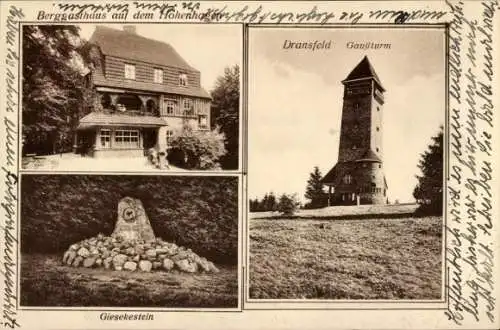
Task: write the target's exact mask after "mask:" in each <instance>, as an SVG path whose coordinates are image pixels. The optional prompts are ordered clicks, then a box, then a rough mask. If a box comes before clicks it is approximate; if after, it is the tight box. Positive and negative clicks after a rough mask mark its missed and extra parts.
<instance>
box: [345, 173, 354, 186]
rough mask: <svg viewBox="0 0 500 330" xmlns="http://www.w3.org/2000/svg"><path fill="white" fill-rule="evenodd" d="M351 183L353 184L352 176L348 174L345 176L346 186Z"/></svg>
mask: <svg viewBox="0 0 500 330" xmlns="http://www.w3.org/2000/svg"><path fill="white" fill-rule="evenodd" d="M351 182H352V176H351V175H350V174H346V175H345V176H344V183H345V184H351Z"/></svg>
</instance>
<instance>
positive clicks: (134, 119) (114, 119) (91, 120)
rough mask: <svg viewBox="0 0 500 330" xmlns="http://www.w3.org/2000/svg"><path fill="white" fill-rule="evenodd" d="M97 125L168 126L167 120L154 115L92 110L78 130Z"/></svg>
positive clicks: (82, 120) (81, 122)
mask: <svg viewBox="0 0 500 330" xmlns="http://www.w3.org/2000/svg"><path fill="white" fill-rule="evenodd" d="M95 126H131V127H160V126H167V122H166V121H164V120H163V119H161V118H159V117H153V116H131V115H125V114H120V113H105V112H91V113H89V114H88V115H86V116H85V117H83V118H82V119H80V123H79V125H78V127H77V130H82V129H86V128H91V127H95Z"/></svg>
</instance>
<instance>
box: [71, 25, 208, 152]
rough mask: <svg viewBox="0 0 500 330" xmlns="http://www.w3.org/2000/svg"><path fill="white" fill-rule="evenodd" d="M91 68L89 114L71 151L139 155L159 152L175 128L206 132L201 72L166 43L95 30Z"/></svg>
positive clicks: (129, 31)
mask: <svg viewBox="0 0 500 330" xmlns="http://www.w3.org/2000/svg"><path fill="white" fill-rule="evenodd" d="M89 42H90V44H91V46H90V47H91V50H90V54H91V57H92V58H93V62H94V64H93V65H92V67H91V70H90V73H89V79H88V80H89V83H90V84H91V86H92V88H93V89H94V92H95V95H96V97H95V102H94V104H93V108H92V109H91V112H90V113H88V114H87V115H85V116H84V117H82V118H80V119H79V122H78V126H77V130H76V136H75V140H74V149H75V150H76V152H78V153H82V154H85V155H91V156H94V157H106V156H118V157H120V156H124V157H131V156H134V157H139V156H143V155H145V154H146V153H147V151H148V150H149V149H151V148H159V149H163V148H164V147H166V146H167V145H168V143H169V139H170V138H171V137H172V136H173V134H174V132H175V131H176V130H179V129H181V128H182V127H183V126H184V125H189V126H190V127H191V128H192V129H194V130H209V129H210V101H211V99H210V95H209V94H208V93H207V91H205V90H204V89H203V87H202V86H201V84H200V72H199V71H198V70H196V69H195V68H193V67H192V66H190V65H189V64H188V62H186V61H185V60H184V59H183V58H182V56H181V55H180V54H179V53H177V51H176V50H175V49H174V48H173V47H172V46H171V45H169V44H168V43H164V42H161V41H158V40H153V39H149V38H146V37H143V36H140V35H139V34H137V32H136V29H135V26H124V28H123V30H119V29H114V28H109V27H104V26H97V27H96V29H95V31H94V33H93V35H92V36H91V38H90V40H89Z"/></svg>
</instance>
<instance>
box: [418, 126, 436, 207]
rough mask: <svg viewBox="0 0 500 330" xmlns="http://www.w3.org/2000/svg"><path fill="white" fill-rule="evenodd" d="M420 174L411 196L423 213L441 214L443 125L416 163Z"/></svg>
mask: <svg viewBox="0 0 500 330" xmlns="http://www.w3.org/2000/svg"><path fill="white" fill-rule="evenodd" d="M418 168H419V169H420V171H421V175H417V180H418V183H417V186H416V187H415V189H414V190H413V197H415V199H416V200H417V202H418V203H419V204H420V210H421V211H422V212H425V213H433V214H441V213H442V210H443V127H442V126H441V127H440V128H439V132H438V134H437V135H435V136H433V137H432V142H431V144H430V145H429V146H428V149H427V150H426V151H425V152H424V153H423V154H421V159H420V161H419V163H418Z"/></svg>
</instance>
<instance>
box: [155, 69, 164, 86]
mask: <svg viewBox="0 0 500 330" xmlns="http://www.w3.org/2000/svg"><path fill="white" fill-rule="evenodd" d="M153 78H154V82H155V83H158V84H162V83H163V70H162V69H155V70H154V77H153Z"/></svg>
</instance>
